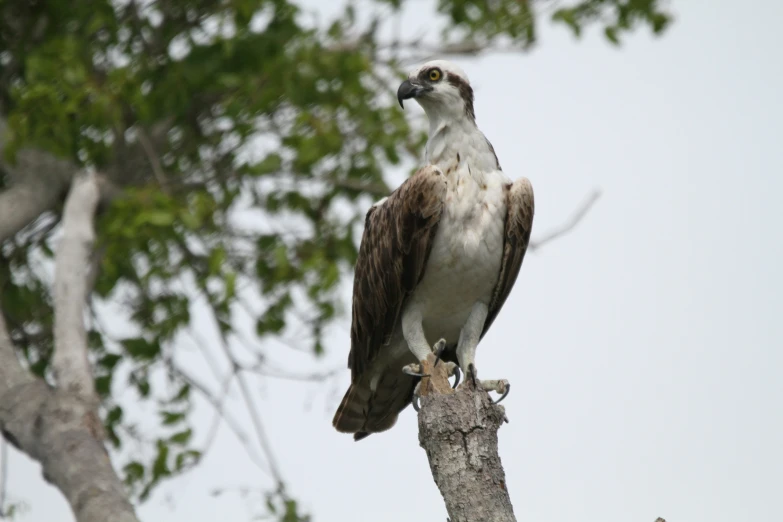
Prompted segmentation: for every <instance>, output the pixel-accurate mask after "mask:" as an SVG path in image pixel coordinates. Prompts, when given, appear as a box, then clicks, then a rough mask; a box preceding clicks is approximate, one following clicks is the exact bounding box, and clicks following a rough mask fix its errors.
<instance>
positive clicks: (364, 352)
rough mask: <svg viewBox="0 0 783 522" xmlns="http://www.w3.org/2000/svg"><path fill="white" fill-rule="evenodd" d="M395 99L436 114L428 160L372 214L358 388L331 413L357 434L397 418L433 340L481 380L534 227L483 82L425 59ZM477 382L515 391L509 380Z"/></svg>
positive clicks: (525, 184)
mask: <svg viewBox="0 0 783 522" xmlns="http://www.w3.org/2000/svg"><path fill="white" fill-rule="evenodd" d="M397 98H398V100H399V103H400V106H401V107H403V108H404V105H403V100H407V99H410V98H413V99H415V100H416V101H417V102H418V103H419V105H421V107H422V108H423V109H424V111H425V112H426V114H427V117H428V119H429V125H430V130H429V140H428V141H427V149H426V154H425V160H426V165H425V166H424V167H422V168H421V169H419V170H418V171H417V172H416V173H415V174H414V175H413V176H411V177H410V178H409V179H407V180H406V181H405V182H404V183H403V184H402V185H401V186H400V187H399V188H397V189H396V190H395V191H394V192H392V193H391V195H389V196H388V197H386V198H384V199H382V200H381V201H379V202H378V203H376V204H374V205H373V206H372V207H371V208H370V210H369V211H368V212H367V216H366V218H365V228H364V233H363V235H362V241H361V244H360V247H359V256H358V259H357V262H356V273H355V276H354V285H353V303H352V325H351V351H350V354H349V356H348V367H349V368H350V369H351V386H350V387H349V388H348V391H347V392H346V393H345V397H344V398H343V400H342V403H341V404H340V406H339V408H338V409H337V413H336V414H335V416H334V420H333V425H334V427H335V428H336V429H337V430H338V431H340V432H344V433H353V434H354V439H355V440H361V439H363V438H364V437H366V436H367V435H369V434H371V433H377V432H381V431H385V430H388V429H389V428H391V427H392V426H393V425H394V423H395V422H396V421H397V416H398V415H399V413H400V412H401V411H402V410H403V409H404V408H405V407H406V406H407V405H408V404H410V403H411V401H412V399H413V397H414V389H415V388H416V385H417V383H418V382H419V381H420V377H421V375H416V371H415V368H416V367H417V365H418V363H419V362H420V361H423V360H425V359H426V358H427V355H428V354H430V353H431V352H432V351H433V343H435V341H437V343H435V346H436V347H437V348H438V349H439V351H440V359H442V360H443V361H446V362H445V363H444V364H451V366H452V370H453V369H454V363H455V362H456V364H458V366H459V368H460V369H462V371H463V372H464V373H465V374H466V375H467V376H468V378H471V379H473V382H474V383H475V382H476V375H477V372H476V366H475V354H476V346H477V345H478V343H479V340H480V339H481V338H482V337H483V336H484V334H485V333H486V332H487V330H488V329H489V327H490V325H492V322H493V321H494V320H495V318H496V317H497V314H498V312H499V311H500V309H501V307H502V306H503V303H504V302H505V301H506V298H507V297H508V295H509V292H511V288H512V286H513V285H514V282H515V281H516V279H517V275H518V274H519V269H520V267H521V265H522V260H523V258H524V256H525V251H526V250H527V246H528V242H529V240H530V232H531V228H532V225H533V209H534V204H533V188H532V186H531V184H530V181H528V180H527V179H526V178H524V177H520V178H517V180H516V181H514V182H512V181H511V180H510V179H509V178H508V177H507V176H506V175H505V174H504V173H503V171H502V170H501V168H500V163H499V162H498V158H497V156H496V155H495V150H494V148H493V147H492V144H491V143H490V142H489V140H487V138H486V137H485V136H484V134H483V133H482V132H481V131H480V130H479V128H478V127H477V126H476V115H475V112H474V110H473V89H472V88H471V86H470V83H469V81H468V77H467V75H466V74H465V72H464V71H463V70H462V69H461V68H460V67H458V66H457V65H455V64H453V63H450V62H447V61H444V60H435V61H431V62H427V63H425V64H424V65H422V66H421V67H418V68H416V69H415V70H414V71H412V72H411V73H410V74H409V76H408V79H406V80H405V81H404V82H402V84H401V85H400V86H399V89H398V91H397ZM444 341H445V343H444ZM403 368H405V371H403ZM457 377H459V375H457ZM478 383H479V384H480V385H481V386H482V387H483V388H484V389H485V390H493V391H496V392H497V393H501V394H503V396H505V394H506V393H508V388H509V383H508V381H506V380H505V379H501V380H494V381H478ZM501 398H502V397H501Z"/></svg>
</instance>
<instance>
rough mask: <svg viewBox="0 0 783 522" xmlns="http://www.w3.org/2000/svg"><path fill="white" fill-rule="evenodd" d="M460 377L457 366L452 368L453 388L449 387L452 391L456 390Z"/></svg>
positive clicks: (460, 373)
mask: <svg viewBox="0 0 783 522" xmlns="http://www.w3.org/2000/svg"><path fill="white" fill-rule="evenodd" d="M461 376H462V372H461V371H459V366H456V365H455V366H454V386H452V387H451V389H452V390H456V389H457V385H458V384H459V381H460V377H461Z"/></svg>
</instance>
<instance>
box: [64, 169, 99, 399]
mask: <svg viewBox="0 0 783 522" xmlns="http://www.w3.org/2000/svg"><path fill="white" fill-rule="evenodd" d="M99 198H100V192H99V189H98V182H97V176H96V175H95V174H82V175H78V176H76V177H75V178H74V180H73V184H72V186H71V191H70V193H69V194H68V199H67V200H66V201H65V210H64V211H63V220H62V224H63V235H62V239H60V244H59V245H58V248H57V253H56V255H55V270H54V356H53V358H52V367H53V369H54V374H55V377H56V378H57V384H58V387H59V388H60V389H63V390H67V391H69V392H72V393H74V394H76V395H78V396H79V397H80V398H81V399H82V400H83V401H84V402H86V403H87V404H92V405H93V406H94V407H97V405H98V402H99V401H98V396H97V395H96V393H95V390H94V385H93V378H92V371H91V370H90V361H89V360H88V359H87V332H86V331H85V328H84V305H85V302H86V299H87V284H88V278H89V274H90V267H91V259H92V245H93V243H94V242H95V230H94V228H93V216H94V215H95V209H96V207H97V205H98V200H99Z"/></svg>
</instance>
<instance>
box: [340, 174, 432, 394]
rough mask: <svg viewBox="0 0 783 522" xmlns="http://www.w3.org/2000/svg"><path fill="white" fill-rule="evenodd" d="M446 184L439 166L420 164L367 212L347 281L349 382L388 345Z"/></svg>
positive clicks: (419, 269) (425, 252) (428, 246)
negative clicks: (349, 290)
mask: <svg viewBox="0 0 783 522" xmlns="http://www.w3.org/2000/svg"><path fill="white" fill-rule="evenodd" d="M446 183H447V182H446V178H445V176H444V175H443V173H442V172H441V171H440V169H438V168H437V167H435V166H432V165H429V166H426V167H423V168H421V169H419V170H418V171H417V172H416V174H414V175H413V176H411V177H410V178H409V179H407V180H406V181H405V182H404V183H403V184H402V185H401V186H400V187H399V188H398V189H397V190H395V191H394V192H392V194H391V195H390V196H389V197H388V198H387V199H386V201H384V202H383V203H381V204H379V205H375V206H373V207H372V208H371V209H370V210H369V211H368V212H367V217H366V218H365V225H364V234H363V235H362V242H361V245H360V246H359V257H358V259H357V261H356V273H355V275H354V282H353V305H352V306H353V323H352V325H351V352H350V354H349V355H348V367H349V368H350V369H351V382H353V383H355V382H357V381H358V379H359V377H360V376H361V375H362V373H363V372H364V371H365V370H366V369H367V368H368V367H369V365H370V363H371V362H372V360H373V359H374V358H375V357H376V356H377V355H378V353H379V352H380V350H382V348H383V346H385V345H386V344H388V342H389V338H390V337H391V335H392V332H393V330H394V327H395V326H396V325H397V322H398V321H399V317H400V312H401V311H402V307H403V304H404V303H405V299H406V298H407V297H408V295H410V293H411V292H413V290H414V289H415V288H416V285H417V284H418V282H419V281H420V280H421V278H422V276H423V275H424V267H425V266H426V264H427V259H428V258H429V255H430V251H431V250H432V240H433V238H434V237H435V232H436V230H437V228H438V222H439V221H440V215H441V212H442V210H443V199H444V196H445V192H446Z"/></svg>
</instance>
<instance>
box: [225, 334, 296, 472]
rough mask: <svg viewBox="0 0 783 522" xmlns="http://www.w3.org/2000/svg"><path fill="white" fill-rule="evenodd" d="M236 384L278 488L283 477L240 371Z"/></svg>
mask: <svg viewBox="0 0 783 522" xmlns="http://www.w3.org/2000/svg"><path fill="white" fill-rule="evenodd" d="M226 349H228V347H226ZM237 382H238V383H239V389H240V391H241V392H242V397H243V398H244V400H245V404H246V405H247V409H248V411H249V413H250V419H251V420H252V421H253V427H254V428H255V430H256V435H258V442H259V444H261V448H262V449H263V450H264V453H266V460H267V462H269V470H270V471H271V472H272V476H273V477H274V479H275V482H277V484H278V486H280V485H282V484H283V477H282V475H281V474H280V468H279V467H278V466H277V462H276V460H275V457H274V455H273V454H272V446H271V444H270V443H269V439H267V436H266V432H265V431H264V426H263V425H262V424H261V417H260V416H259V415H258V410H257V409H256V404H255V400H254V399H253V395H252V394H251V393H250V387H249V386H248V385H247V381H246V380H245V376H244V375H243V374H242V372H241V371H240V372H237Z"/></svg>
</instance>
